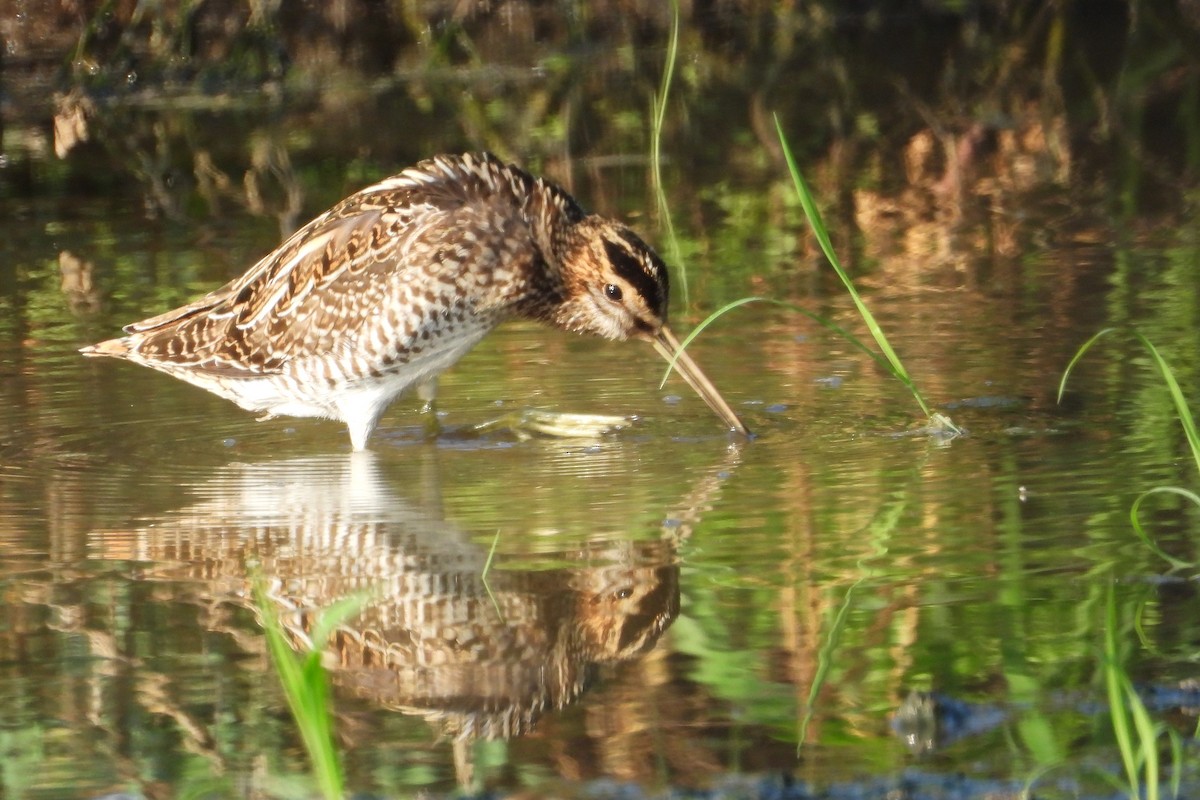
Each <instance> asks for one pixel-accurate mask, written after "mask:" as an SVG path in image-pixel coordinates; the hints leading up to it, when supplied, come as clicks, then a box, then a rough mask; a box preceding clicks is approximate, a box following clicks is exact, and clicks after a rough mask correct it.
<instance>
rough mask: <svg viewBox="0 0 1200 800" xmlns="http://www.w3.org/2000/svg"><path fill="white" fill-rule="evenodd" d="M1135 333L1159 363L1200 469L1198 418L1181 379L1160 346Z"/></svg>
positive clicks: (1155, 361) (1197, 466) (1193, 456)
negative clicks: (1184, 391) (1162, 353)
mask: <svg viewBox="0 0 1200 800" xmlns="http://www.w3.org/2000/svg"><path fill="white" fill-rule="evenodd" d="M1133 335H1134V337H1136V338H1137V340H1138V341H1140V342H1141V343H1142V344H1143V345H1145V346H1146V349H1147V350H1149V351H1150V356H1151V358H1153V359H1154V363H1155V364H1157V365H1158V370H1159V372H1161V373H1162V376H1163V380H1164V381H1166V383H1167V389H1168V390H1169V391H1170V393H1171V401H1172V402H1173V403H1174V404H1175V413H1176V415H1177V416H1178V417H1179V422H1180V424H1181V425H1183V432H1184V435H1185V436H1187V440H1188V445H1189V446H1190V447H1191V450H1192V458H1193V459H1194V460H1195V462H1196V468H1197V469H1200V433H1197V432H1196V420H1195V419H1194V418H1193V417H1192V412H1191V409H1189V408H1188V404H1187V398H1185V397H1184V396H1183V390H1182V389H1180V388H1179V381H1177V380H1175V373H1174V372H1173V371H1172V370H1171V367H1170V366H1168V365H1167V362H1166V360H1165V359H1163V357H1162V355H1160V354H1159V352H1158V348H1157V347H1155V346H1154V344H1153V343H1152V342H1151V341H1150V340H1149V339H1147V338H1146V337H1145V336H1143V335H1142V334H1141V333H1139V332H1137V331H1134V332H1133Z"/></svg>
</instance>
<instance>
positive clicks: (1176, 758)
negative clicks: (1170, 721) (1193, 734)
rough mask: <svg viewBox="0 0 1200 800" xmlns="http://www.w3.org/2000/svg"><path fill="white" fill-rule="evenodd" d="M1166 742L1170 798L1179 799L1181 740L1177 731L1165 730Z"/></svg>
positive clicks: (1181, 772) (1181, 774)
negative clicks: (1169, 774)
mask: <svg viewBox="0 0 1200 800" xmlns="http://www.w3.org/2000/svg"><path fill="white" fill-rule="evenodd" d="M1167 740H1168V741H1169V742H1170V743H1171V796H1172V797H1179V789H1180V787H1181V786H1182V785H1183V739H1181V738H1180V736H1179V731H1177V730H1175V729H1174V728H1167Z"/></svg>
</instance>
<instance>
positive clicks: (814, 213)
mask: <svg viewBox="0 0 1200 800" xmlns="http://www.w3.org/2000/svg"><path fill="white" fill-rule="evenodd" d="M775 130H776V132H777V133H778V135H779V143H780V145H781V146H782V147H783V157H784V159H785V160H786V161H787V165H788V172H790V173H791V176H792V183H793V184H795V187H796V194H797V195H798V196H799V198H800V205H801V206H802V207H803V208H804V215H805V216H806V217H808V224H809V226H810V227H811V228H812V231H813V234H814V235H815V236H816V237H817V243H818V244H820V246H821V251H822V252H824V253H825V258H827V259H828V260H829V263H830V265H831V266H832V267H833V270H834V272H836V273H837V275H838V277H839V278H840V279H841V281H842V284H843V285H845V287H846V291H847V292H849V294H850V299H851V300H853V301H854V306H855V307H856V308H857V309H858V313H859V315H860V316H861V317H862V318H863V322H864V323H866V326H867V329H868V330H869V331H870V332H871V336H872V337H873V338H874V339H875V344H876V345H878V346H879V350H880V352H882V353H883V355H884V356H885V357H886V358H887V360H888V363H889V365H890V367H889V371H890V372H891V373H892V374H893V375H895V376H896V377H897V378H899V379H900V380H901V381H902V382H903V383H904V385H905V386H907V387H908V390H909V392H910V393H911V394H912V396H913V399H915V400H916V401H917V405H919V406H920V407H921V411H923V412H924V413H925V416H927V417H931V416H933V413H932V412H931V411H930V410H929V406H928V404H926V402H925V398H924V397H923V396H922V395H921V392H920V391H919V390H918V389H917V387H916V384H915V383H913V381H912V378H911V377H909V374H908V371H907V370H906V369H905V368H904V364H903V362H901V361H900V357H899V356H898V355H896V351H895V350H893V349H892V345H891V344H890V343H889V342H888V340H887V336H886V334H884V332H883V328H882V327H880V325H879V323H878V322H877V321H876V320H875V315H874V314H872V313H871V310H870V309H869V308H867V304H866V303H864V302H863V300H862V298H861V297H860V296H859V294H858V290H857V289H856V288H854V282H853V281H851V280H850V276H849V275H848V274H847V273H846V270H845V269H843V268H842V262H841V260H840V259H838V257H837V253H836V252H834V249H833V242H832V241H830V239H829V232H828V231H827V230H826V228H825V223H824V222H823V221H822V219H821V212H820V211H819V210H818V209H817V205H816V203H815V202H813V198H812V192H810V191H809V188H808V184H807V183H805V182H804V177H803V176H802V175H801V174H800V168H799V166H797V164H796V159H795V157H794V156H793V155H792V149H791V147H789V146H788V142H787V136H786V135H785V134H784V132H783V124H782V123H781V122H780V121H779V115H778V114H776V115H775Z"/></svg>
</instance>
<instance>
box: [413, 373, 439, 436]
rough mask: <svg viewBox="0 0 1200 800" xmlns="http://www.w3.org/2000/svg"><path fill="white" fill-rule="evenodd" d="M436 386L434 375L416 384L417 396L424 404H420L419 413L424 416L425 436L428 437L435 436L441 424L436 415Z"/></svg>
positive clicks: (436, 380) (436, 381)
mask: <svg viewBox="0 0 1200 800" xmlns="http://www.w3.org/2000/svg"><path fill="white" fill-rule="evenodd" d="M437 386H438V379H437V376H436V375H434V376H432V377H429V378H426V379H425V380H423V381H421V382H420V383H418V384H417V397H419V398H421V400H422V401H424V403H425V405H423V406H421V413H422V414H423V415H426V416H425V436H426V437H427V438H429V439H433V438H436V437H437V435H438V434H439V433H441V432H442V426H441V425H440V424H439V423H438V417H437Z"/></svg>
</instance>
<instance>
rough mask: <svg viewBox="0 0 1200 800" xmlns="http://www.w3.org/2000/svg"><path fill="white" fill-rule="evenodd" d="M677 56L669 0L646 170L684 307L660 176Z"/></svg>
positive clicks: (683, 280)
mask: <svg viewBox="0 0 1200 800" xmlns="http://www.w3.org/2000/svg"><path fill="white" fill-rule="evenodd" d="M678 56H679V0H671V38H670V39H669V40H668V41H667V58H666V63H665V64H664V65H663V74H662V82H661V83H660V84H659V87H658V92H656V93H655V95H654V99H653V113H652V114H651V116H650V173H651V178H652V180H653V182H654V196H655V198H656V199H657V201H658V216H659V218H660V221H661V224H662V226H663V231H664V232H665V233H666V238H667V256H668V258H669V259H670V261H671V262H673V263H674V264H676V269H677V274H678V276H679V293H680V296H681V297H682V298H683V305H684V307H685V308H686V307H687V306H688V305H690V303H691V298H690V296H689V293H688V276H687V268H686V267H685V266H684V264H683V262H682V259H681V257H680V252H679V239H678V237H677V236H676V235H675V223H674V222H673V221H672V219H671V209H670V207H669V205H668V204H667V193H666V190H665V189H664V188H663V180H662V134H663V127H664V125H665V124H666V118H667V98H668V97H669V96H670V94H671V84H672V82H673V81H674V80H675V61H676V59H677V58H678Z"/></svg>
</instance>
